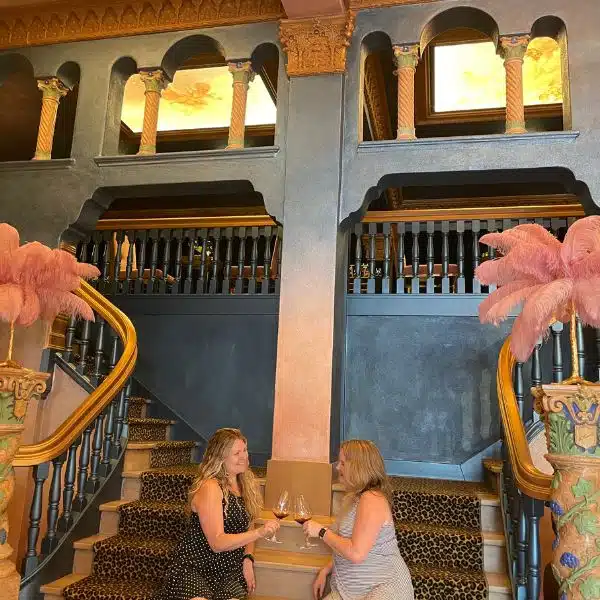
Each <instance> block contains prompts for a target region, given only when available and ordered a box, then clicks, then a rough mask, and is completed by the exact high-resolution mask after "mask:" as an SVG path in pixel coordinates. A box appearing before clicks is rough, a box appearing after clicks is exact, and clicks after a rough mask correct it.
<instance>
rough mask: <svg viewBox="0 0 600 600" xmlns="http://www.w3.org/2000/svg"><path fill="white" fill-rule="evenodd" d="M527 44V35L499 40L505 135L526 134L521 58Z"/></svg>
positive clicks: (523, 55) (505, 37)
mask: <svg viewBox="0 0 600 600" xmlns="http://www.w3.org/2000/svg"><path fill="white" fill-rule="evenodd" d="M528 44H529V36H528V35H518V36H516V35H513V36H503V37H501V38H500V54H501V56H502V58H504V69H505V70H506V133H510V134H512V133H526V132H527V130H526V129H525V104H524V102H523V58H524V57H525V52H526V51H527V46H528Z"/></svg>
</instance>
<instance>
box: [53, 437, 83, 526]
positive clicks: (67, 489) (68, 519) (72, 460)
mask: <svg viewBox="0 0 600 600" xmlns="http://www.w3.org/2000/svg"><path fill="white" fill-rule="evenodd" d="M80 443H81V440H79V439H77V440H75V441H74V442H73V443H72V444H71V447H70V448H69V454H68V456H67V466H66V468H65V485H64V489H63V503H62V515H61V517H60V519H59V520H58V531H60V532H61V533H65V532H66V531H68V530H69V529H70V528H71V526H72V525H73V512H72V511H73V496H74V495H75V476H76V474H77V449H78V448H79V444H80Z"/></svg>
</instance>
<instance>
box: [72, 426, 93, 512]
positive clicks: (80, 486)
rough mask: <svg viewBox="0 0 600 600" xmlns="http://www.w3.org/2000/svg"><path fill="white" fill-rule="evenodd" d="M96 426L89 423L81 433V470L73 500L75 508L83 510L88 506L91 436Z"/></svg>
mask: <svg viewBox="0 0 600 600" xmlns="http://www.w3.org/2000/svg"><path fill="white" fill-rule="evenodd" d="M93 428H94V426H93V425H88V426H87V427H86V428H85V429H84V430H83V434H82V435H81V450H80V451H79V470H78V471H77V495H76V496H75V500H74V501H73V510H74V511H75V512H81V511H82V510H83V509H84V508H85V507H86V506H87V497H86V490H85V486H86V483H87V477H88V467H89V464H90V450H91V448H90V436H91V435H92V430H93Z"/></svg>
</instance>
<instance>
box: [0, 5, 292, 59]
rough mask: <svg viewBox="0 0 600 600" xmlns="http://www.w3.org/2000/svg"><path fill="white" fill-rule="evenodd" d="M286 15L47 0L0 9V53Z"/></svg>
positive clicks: (233, 8) (255, 8)
mask: <svg viewBox="0 0 600 600" xmlns="http://www.w3.org/2000/svg"><path fill="white" fill-rule="evenodd" d="M282 17H285V13H284V10H283V6H282V5H281V1H280V0H243V2H240V0H132V1H129V2H123V1H121V2H119V1H118V0H117V1H116V2H115V1H112V0H98V1H97V2H94V3H93V4H92V3H89V4H88V3H82V4H81V5H80V6H77V5H74V4H73V3H72V2H49V3H47V4H37V5H32V6H22V7H18V8H16V7H15V8H7V9H2V10H0V49H4V48H17V47H22V46H41V45H45V44H56V43H59V42H73V41H81V40H91V39H98V38H110V37H120V36H125V35H136V34H142V33H154V32H159V31H178V30H183V29H197V28H200V27H216V26H221V25H235V24H240V23H254V22H259V21H274V20H277V19H281V18H282Z"/></svg>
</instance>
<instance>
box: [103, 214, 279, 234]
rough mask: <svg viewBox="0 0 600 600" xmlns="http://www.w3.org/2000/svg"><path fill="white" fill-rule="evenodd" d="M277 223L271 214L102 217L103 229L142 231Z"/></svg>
mask: <svg viewBox="0 0 600 600" xmlns="http://www.w3.org/2000/svg"><path fill="white" fill-rule="evenodd" d="M276 225H277V223H276V222H275V221H274V220H273V219H272V218H271V217H269V215H243V216H241V215H233V216H222V217H216V216H215V217H164V218H150V219H101V220H100V221H98V224H97V225H96V229H97V230H101V231H107V230H108V231H132V230H136V231H140V230H144V229H211V228H216V227H269V226H276Z"/></svg>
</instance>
